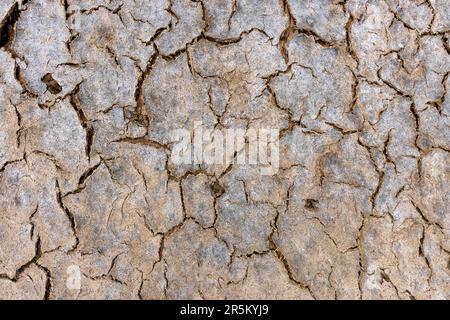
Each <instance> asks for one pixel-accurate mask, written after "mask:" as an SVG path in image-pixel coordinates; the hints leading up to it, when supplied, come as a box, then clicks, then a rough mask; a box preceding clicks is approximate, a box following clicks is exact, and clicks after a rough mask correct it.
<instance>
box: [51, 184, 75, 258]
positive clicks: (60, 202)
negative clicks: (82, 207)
mask: <svg viewBox="0 0 450 320" xmlns="http://www.w3.org/2000/svg"><path fill="white" fill-rule="evenodd" d="M55 189H56V200H57V202H58V205H59V207H60V208H61V209H62V210H63V212H64V213H65V214H66V216H67V218H68V220H69V222H70V227H71V229H72V233H73V236H74V238H75V243H74V244H73V246H72V248H70V249H69V250H68V251H67V253H71V252H74V251H75V250H76V249H77V248H78V244H79V243H80V239H79V238H78V234H77V225H76V220H75V216H74V215H73V213H72V212H71V211H70V210H69V209H68V208H67V207H66V206H65V205H64V203H63V197H62V195H61V189H60V187H59V181H58V180H56V182H55Z"/></svg>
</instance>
